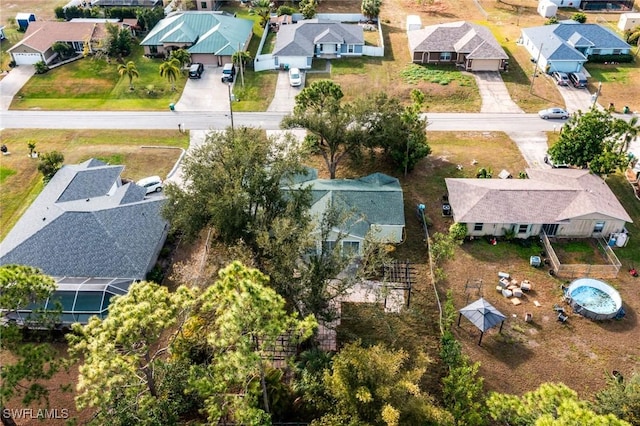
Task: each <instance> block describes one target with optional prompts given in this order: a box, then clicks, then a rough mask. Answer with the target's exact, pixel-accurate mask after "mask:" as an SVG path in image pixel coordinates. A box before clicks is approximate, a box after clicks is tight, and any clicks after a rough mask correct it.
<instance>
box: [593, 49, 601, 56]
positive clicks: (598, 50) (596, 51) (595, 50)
mask: <svg viewBox="0 0 640 426" xmlns="http://www.w3.org/2000/svg"><path fill="white" fill-rule="evenodd" d="M591 54H592V55H599V54H600V49H592V50H591Z"/></svg>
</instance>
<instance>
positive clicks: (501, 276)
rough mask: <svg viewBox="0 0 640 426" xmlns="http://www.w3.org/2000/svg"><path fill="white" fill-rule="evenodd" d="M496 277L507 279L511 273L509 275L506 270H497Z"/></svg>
mask: <svg viewBox="0 0 640 426" xmlns="http://www.w3.org/2000/svg"><path fill="white" fill-rule="evenodd" d="M498 277H500V278H506V279H509V278H511V275H509V274H508V273H507V272H498Z"/></svg>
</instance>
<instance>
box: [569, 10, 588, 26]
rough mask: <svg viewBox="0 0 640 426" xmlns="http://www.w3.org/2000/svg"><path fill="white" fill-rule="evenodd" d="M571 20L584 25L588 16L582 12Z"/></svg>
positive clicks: (577, 13) (575, 14)
mask: <svg viewBox="0 0 640 426" xmlns="http://www.w3.org/2000/svg"><path fill="white" fill-rule="evenodd" d="M571 19H572V20H574V21H576V22H580V23H581V24H584V23H585V22H587V15H585V14H584V13H582V12H576V13H574V14H573V16H572V17H571Z"/></svg>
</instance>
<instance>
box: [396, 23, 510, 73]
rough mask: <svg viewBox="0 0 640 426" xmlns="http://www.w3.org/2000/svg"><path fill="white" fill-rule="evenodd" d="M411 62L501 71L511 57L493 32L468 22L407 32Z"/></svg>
mask: <svg viewBox="0 0 640 426" xmlns="http://www.w3.org/2000/svg"><path fill="white" fill-rule="evenodd" d="M407 38H408V40H409V51H410V53H411V61H412V62H413V63H417V64H456V65H457V66H459V67H461V68H462V69H464V70H466V71H500V70H505V69H506V67H507V63H508V59H509V56H508V55H507V54H506V53H505V51H504V50H503V49H502V47H501V46H500V44H499V43H498V41H497V40H496V39H495V37H494V36H493V34H491V31H489V29H488V28H486V27H483V26H482V25H477V24H473V23H470V22H465V21H457V22H449V23H446V24H439V25H430V26H428V27H424V28H422V29H419V30H412V31H407Z"/></svg>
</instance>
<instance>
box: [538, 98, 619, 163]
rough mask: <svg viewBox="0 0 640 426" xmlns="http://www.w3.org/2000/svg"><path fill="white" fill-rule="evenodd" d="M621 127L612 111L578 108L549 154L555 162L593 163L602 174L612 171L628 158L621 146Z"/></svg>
mask: <svg viewBox="0 0 640 426" xmlns="http://www.w3.org/2000/svg"><path fill="white" fill-rule="evenodd" d="M621 129H622V127H621V126H620V124H618V123H617V119H615V118H613V117H612V116H611V113H610V112H608V111H601V110H599V109H597V108H592V109H590V110H589V111H587V112H582V111H578V113H577V114H575V115H573V116H571V117H570V118H569V120H568V121H567V123H566V124H565V125H564V127H563V129H562V133H561V134H560V137H559V138H558V142H556V144H554V145H553V146H552V147H551V148H550V149H549V154H550V155H551V158H553V161H554V162H555V163H559V164H560V163H564V164H571V165H573V166H577V167H589V168H590V169H591V170H592V171H593V172H594V173H598V174H608V173H611V172H612V171H614V170H615V169H616V168H618V167H620V165H621V163H624V162H625V160H626V153H622V152H621V151H622V150H621V149H620V145H621V144H623V143H624V142H623V137H622V135H621V133H620V131H621Z"/></svg>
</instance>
